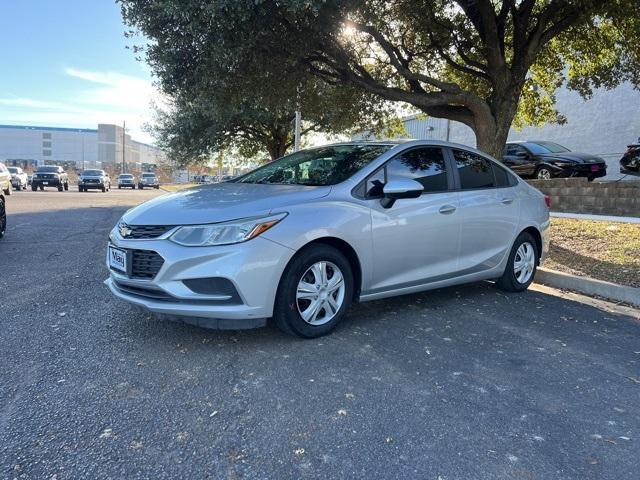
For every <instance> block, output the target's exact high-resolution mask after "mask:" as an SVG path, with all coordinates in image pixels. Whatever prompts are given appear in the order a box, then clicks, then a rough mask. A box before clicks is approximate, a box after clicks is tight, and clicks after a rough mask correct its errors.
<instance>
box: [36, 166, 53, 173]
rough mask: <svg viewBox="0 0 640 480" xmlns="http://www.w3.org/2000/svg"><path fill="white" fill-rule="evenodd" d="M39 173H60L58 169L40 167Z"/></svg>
mask: <svg viewBox="0 0 640 480" xmlns="http://www.w3.org/2000/svg"><path fill="white" fill-rule="evenodd" d="M36 171H37V172H38V173H42V172H44V173H52V172H53V173H58V167H38V170H36Z"/></svg>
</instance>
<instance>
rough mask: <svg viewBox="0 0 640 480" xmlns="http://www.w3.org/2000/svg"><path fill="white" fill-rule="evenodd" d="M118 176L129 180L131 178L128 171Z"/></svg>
mask: <svg viewBox="0 0 640 480" xmlns="http://www.w3.org/2000/svg"><path fill="white" fill-rule="evenodd" d="M118 178H123V179H125V180H130V179H132V178H133V175H131V174H130V173H125V174H124V175H120V176H119V177H118Z"/></svg>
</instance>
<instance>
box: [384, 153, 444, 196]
mask: <svg viewBox="0 0 640 480" xmlns="http://www.w3.org/2000/svg"><path fill="white" fill-rule="evenodd" d="M392 177H404V178H410V179H412V180H415V181H416V182H419V183H421V184H422V186H423V187H424V191H425V192H442V191H444V190H447V189H448V186H449V185H448V182H447V171H446V168H445V161H444V154H443V152H442V149H441V148H434V147H429V148H414V149H412V150H409V151H407V152H403V153H401V154H400V155H398V156H397V157H395V158H393V159H392V160H390V161H389V162H388V163H387V179H390V178H392Z"/></svg>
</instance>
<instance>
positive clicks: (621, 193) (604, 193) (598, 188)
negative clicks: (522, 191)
mask: <svg viewBox="0 0 640 480" xmlns="http://www.w3.org/2000/svg"><path fill="white" fill-rule="evenodd" d="M528 183H529V184H531V185H533V186H534V187H536V188H537V189H538V190H540V191H541V192H543V193H544V194H545V195H549V197H551V211H552V212H565V213H586V214H594V215H617V216H625V217H640V181H634V182H589V181H587V179H586V178H554V179H551V180H528Z"/></svg>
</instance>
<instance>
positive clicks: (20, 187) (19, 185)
mask: <svg viewBox="0 0 640 480" xmlns="http://www.w3.org/2000/svg"><path fill="white" fill-rule="evenodd" d="M16 190H17V191H18V192H19V191H20V190H22V184H20V183H19V184H18V186H17V187H16Z"/></svg>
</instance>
